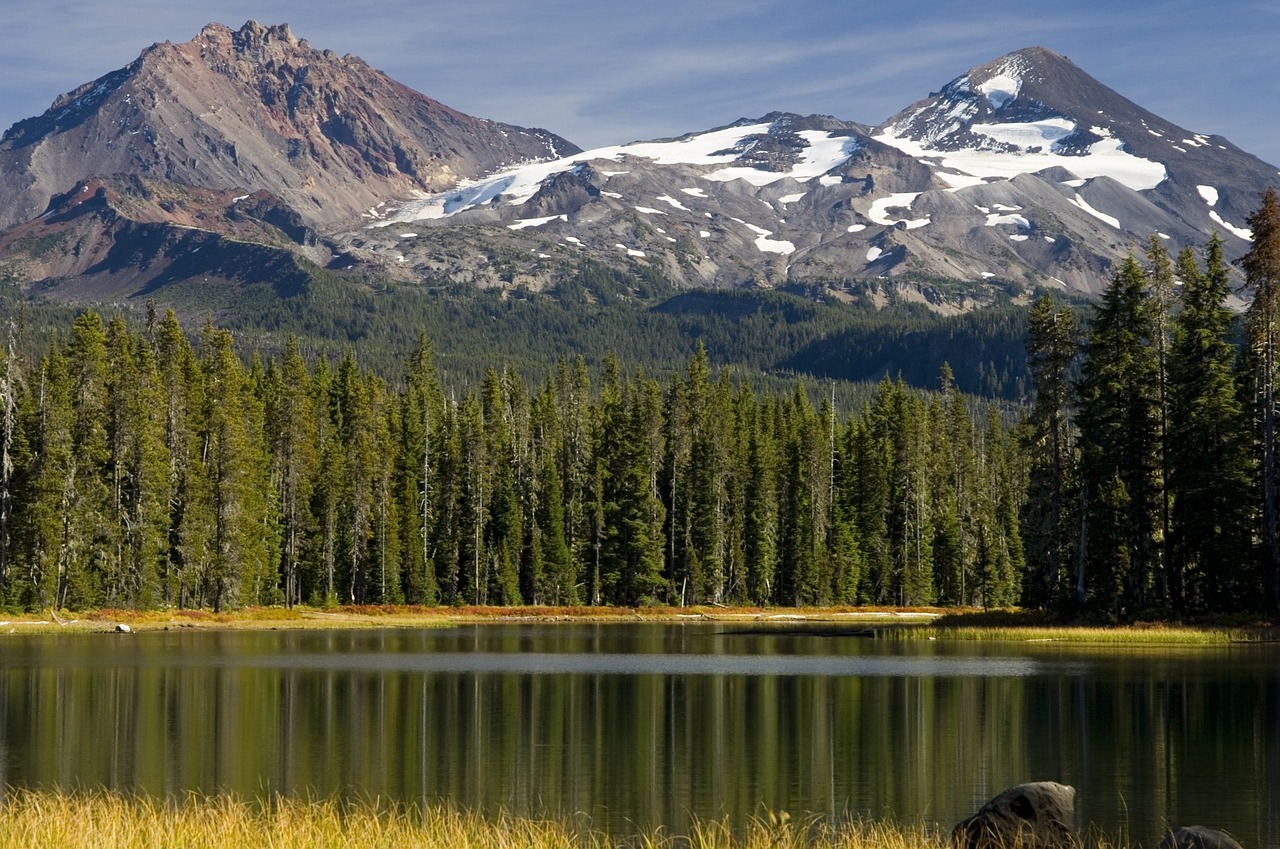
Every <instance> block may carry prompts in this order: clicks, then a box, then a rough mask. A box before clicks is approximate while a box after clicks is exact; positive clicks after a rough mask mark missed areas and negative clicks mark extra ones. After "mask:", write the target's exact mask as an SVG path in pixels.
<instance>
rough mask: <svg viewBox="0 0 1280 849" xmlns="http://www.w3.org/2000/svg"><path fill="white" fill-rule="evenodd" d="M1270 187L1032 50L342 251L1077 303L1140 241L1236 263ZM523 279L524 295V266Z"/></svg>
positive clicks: (654, 151)
mask: <svg viewBox="0 0 1280 849" xmlns="http://www.w3.org/2000/svg"><path fill="white" fill-rule="evenodd" d="M1276 176H1277V172H1276V169H1275V168H1274V167H1272V166H1270V165H1267V164H1266V163H1263V162H1261V161H1260V160H1258V159H1257V158H1256V157H1252V156H1250V155H1249V154H1246V153H1244V152H1243V151H1240V150H1239V149H1237V148H1235V147H1234V146H1232V145H1231V144H1230V143H1229V142H1227V141H1226V140H1225V139H1221V138H1218V137H1214V136H1204V135H1198V134H1194V133H1191V132H1190V131H1187V130H1184V129H1182V128H1179V127H1177V126H1175V125H1173V124H1172V123H1170V122H1168V121H1164V120H1163V119H1160V118H1159V117H1157V116H1155V115H1153V114H1152V113H1150V112H1147V111H1146V110H1143V109H1141V108H1140V107H1138V106H1137V105H1135V104H1133V103H1132V102H1130V101H1129V100H1127V99H1125V98H1124V97H1122V96H1121V95H1119V94H1117V93H1116V92H1114V91H1112V90H1111V89H1109V88H1107V87H1106V86H1104V85H1102V84H1101V83H1099V82H1098V81H1096V80H1094V79H1093V78H1092V77H1089V76H1088V75H1087V74H1085V73H1084V72H1083V71H1081V70H1080V69H1079V68H1077V67H1076V66H1074V65H1072V64H1071V63H1070V62H1069V61H1068V60H1066V59H1065V58H1063V57H1061V56H1059V55H1057V54H1055V53H1053V52H1052V51H1049V50H1045V49H1043V48H1030V49H1027V50H1022V51H1018V52H1016V53H1013V54H1010V55H1008V56H1005V57H1002V58H1001V59H998V60H996V61H994V62H991V63H988V64H986V65H983V66H980V67H979V68H975V69H973V70H972V71H970V72H969V73H967V74H965V75H963V76H961V77H958V78H957V79H955V80H953V81H952V82H951V83H949V84H948V85H947V86H945V87H944V88H943V89H942V91H941V92H939V93H937V94H934V95H931V96H930V97H929V98H928V99H926V100H923V101H920V102H918V103H916V104H914V105H913V106H911V107H908V108H907V109H906V110H904V111H903V112H901V113H899V114H898V115H897V116H895V117H894V118H892V119H890V120H889V121H888V122H886V123H885V124H884V125H882V126H880V127H878V128H874V129H872V128H868V127H866V126H864V125H859V124H854V123H851V122H843V121H838V120H836V119H834V118H826V117H821V116H809V117H801V116H798V115H789V114H784V113H775V114H773V115H769V116H765V117H764V118H762V119H759V120H757V121H750V120H745V119H744V120H742V121H739V122H737V123H735V124H734V125H731V126H729V127H722V128H719V129H716V130H711V131H707V132H704V133H694V134H690V135H688V136H685V137H682V138H680V139H674V140H667V141H662V142H646V143H636V144H631V145H623V146H619V147H611V148H602V149H598V150H591V151H586V152H583V153H580V154H575V155H573V156H569V157H565V158H562V159H561V160H558V161H554V162H547V163H538V164H536V165H532V166H526V167H520V168H515V169H510V170H507V171H504V172H500V173H498V174H495V175H492V176H490V177H486V178H484V179H481V180H475V181H462V182H460V183H459V185H458V186H457V187H455V188H453V189H450V190H449V191H446V192H442V193H438V194H436V195H434V196H431V197H428V198H426V199H423V200H417V201H413V202H409V203H404V204H401V205H398V206H397V205H394V204H393V205H389V206H388V207H387V211H386V213H385V215H383V216H381V220H380V221H378V222H377V223H378V224H379V225H380V226H382V227H384V228H386V229H387V230H389V231H390V232H389V235H388V236H386V237H383V238H379V237H377V236H376V235H372V234H371V233H369V232H368V231H366V232H365V233H362V234H360V236H359V237H358V239H357V241H359V242H360V245H359V247H361V248H365V249H367V250H369V251H371V254H372V255H379V254H381V255H383V256H389V257H391V259H392V261H393V262H395V263H397V264H399V265H401V266H404V265H405V264H407V266H408V267H409V268H414V267H419V268H422V267H424V265H423V263H424V262H429V260H430V257H431V256H434V255H436V254H437V253H438V252H437V251H436V249H435V247H434V244H435V242H434V241H432V242H430V243H429V244H430V245H432V247H429V248H428V249H427V250H426V252H425V254H424V252H422V251H415V244H416V242H417V240H418V239H421V238H422V236H423V234H422V233H420V232H418V231H419V230H420V229H421V228H423V227H438V226H449V225H472V226H474V225H478V224H487V225H496V224H500V225H503V226H505V227H507V228H509V229H512V230H521V231H527V232H528V234H529V235H528V236H527V237H526V242H527V245H526V247H525V248H524V250H523V252H524V253H525V254H526V255H532V256H536V257H538V258H539V259H545V258H554V257H555V256H556V251H568V252H574V251H581V250H586V251H590V252H592V253H593V254H595V255H598V256H605V257H609V256H612V257H613V261H615V262H630V263H632V264H633V265H645V266H648V267H650V268H654V269H657V270H660V271H661V273H663V274H665V275H666V276H668V277H670V278H671V279H674V280H677V281H680V282H683V283H685V284H694V285H730V286H732V285H763V286H775V285H780V284H782V283H786V282H797V281H814V280H841V279H867V278H888V279H891V280H898V281H912V283H913V285H915V286H916V287H917V288H918V289H919V288H920V287H921V285H922V284H923V285H924V286H925V288H926V289H927V287H928V286H929V285H932V284H934V283H936V282H937V281H938V280H943V279H950V280H960V281H980V280H993V279H998V280H1003V281H1006V282H1008V283H1011V284H1012V285H1014V286H1015V287H1023V286H1027V285H1050V286H1058V287H1062V288H1067V289H1072V290H1077V291H1083V292H1091V291H1097V290H1099V289H1101V287H1102V286H1103V285H1104V284H1105V281H1106V277H1107V275H1108V273H1109V268H1110V266H1111V263H1112V262H1114V261H1115V260H1116V259H1117V258H1119V257H1121V256H1123V255H1124V254H1125V253H1126V252H1128V251H1129V250H1131V249H1132V248H1133V247H1134V246H1135V245H1141V244H1143V243H1145V241H1146V239H1147V238H1148V237H1149V236H1150V235H1151V234H1153V233H1159V234H1161V235H1162V236H1164V237H1165V238H1166V239H1167V240H1168V241H1169V243H1170V247H1171V249H1173V250H1176V249H1177V247H1178V246H1180V245H1188V244H1189V245H1197V246H1198V245H1201V244H1203V243H1204V242H1205V241H1206V240H1207V239H1208V237H1209V234H1210V233H1211V232H1213V231H1214V230H1217V231H1218V232H1221V233H1223V234H1224V236H1225V237H1226V238H1227V239H1228V243H1229V246H1230V248H1231V249H1232V250H1234V251H1236V252H1242V251H1243V250H1244V248H1245V246H1246V245H1247V239H1248V233H1247V231H1245V230H1244V229H1243V228H1242V227H1241V226H1240V224H1241V223H1242V222H1243V221H1244V218H1245V217H1246V215H1247V214H1248V212H1249V211H1250V210H1251V209H1252V207H1253V205H1254V204H1255V203H1256V200H1257V194H1258V192H1259V191H1260V190H1261V188H1262V187H1264V186H1265V185H1267V184H1268V183H1269V182H1274V181H1275V179H1276ZM535 234H536V235H535ZM503 241H504V243H510V242H511V238H510V237H504V239H503ZM517 252H519V251H517ZM524 268H525V269H526V271H527V274H526V279H525V282H526V283H528V284H530V285H533V286H535V287H536V285H537V283H538V281H539V279H540V275H539V272H538V270H537V268H536V262H533V261H529V262H527V263H525V266H524ZM483 278H484V275H483V274H482V273H480V272H479V271H477V273H476V279H477V280H483Z"/></svg>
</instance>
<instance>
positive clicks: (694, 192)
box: [680, 189, 707, 198]
mask: <svg viewBox="0 0 1280 849" xmlns="http://www.w3.org/2000/svg"><path fill="white" fill-rule="evenodd" d="M680 191H682V192H684V193H685V194H686V195H689V196H690V197H695V198H705V197H706V196H707V190H706V189H681V190H680Z"/></svg>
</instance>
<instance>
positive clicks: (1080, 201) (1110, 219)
mask: <svg viewBox="0 0 1280 849" xmlns="http://www.w3.org/2000/svg"><path fill="white" fill-rule="evenodd" d="M1071 202H1072V203H1074V204H1075V205H1076V206H1078V207H1080V208H1081V209H1083V210H1084V211H1085V212H1087V213H1089V214H1090V215H1092V216H1093V217H1094V218H1096V219H1098V220H1099V221H1102V222H1105V223H1107V224H1110V225H1111V226H1112V227H1114V228H1116V229H1117V230H1119V229H1120V219H1119V218H1116V217H1114V216H1111V215H1107V214H1106V213H1105V212H1099V211H1098V210H1096V209H1094V208H1093V207H1092V206H1089V204H1088V203H1087V202H1086V201H1085V199H1084V198H1082V197H1080V195H1079V194H1077V195H1076V196H1075V199H1074V200H1072V201H1071Z"/></svg>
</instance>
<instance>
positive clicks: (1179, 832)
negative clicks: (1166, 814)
mask: <svg viewBox="0 0 1280 849" xmlns="http://www.w3.org/2000/svg"><path fill="white" fill-rule="evenodd" d="M1159 849H1241V846H1240V844H1239V843H1237V842H1236V839H1235V838H1234V837H1232V836H1231V835H1229V834H1227V833H1226V832H1225V831H1219V830H1218V829H1216V828H1205V827H1204V826H1202V825H1189V826H1184V827H1182V828H1175V829H1174V830H1173V831H1172V832H1170V833H1169V834H1168V835H1167V836H1166V837H1165V839H1164V840H1161V841H1160V847H1159Z"/></svg>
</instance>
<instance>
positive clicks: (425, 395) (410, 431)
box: [399, 334, 444, 604]
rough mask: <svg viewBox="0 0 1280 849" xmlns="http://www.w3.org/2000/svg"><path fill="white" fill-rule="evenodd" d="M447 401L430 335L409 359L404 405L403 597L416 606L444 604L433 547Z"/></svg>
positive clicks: (401, 447) (438, 511)
mask: <svg viewBox="0 0 1280 849" xmlns="http://www.w3.org/2000/svg"><path fill="white" fill-rule="evenodd" d="M443 418H444V395H443V393H442V392H441V389H440V380H439V376H438V374H437V372H436V365H435V352H434V350H433V348H432V346H431V342H430V340H429V339H428V338H427V336H426V334H423V335H421V336H419V337H418V346H417V348H416V349H415V350H414V352H413V354H412V355H411V356H410V358H409V365H408V373H407V375H406V386H405V391H404V396H403V398H402V401H401V413H400V420H401V437H402V438H401V445H400V472H399V473H400V497H401V509H400V527H401V535H402V542H401V550H402V552H403V557H404V575H405V578H404V585H405V587H404V593H405V597H406V599H407V600H409V601H411V602H413V603H415V604H436V603H437V602H438V601H439V599H440V588H439V582H438V580H437V578H436V556H437V554H438V549H437V547H436V546H435V545H433V540H434V539H435V534H434V531H435V527H434V526H435V522H436V518H437V516H439V514H440V512H441V511H440V504H439V499H440V495H441V487H440V470H439V466H440V460H441V457H440V455H441V453H442V450H441V446H440V433H441V425H442V422H443Z"/></svg>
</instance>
